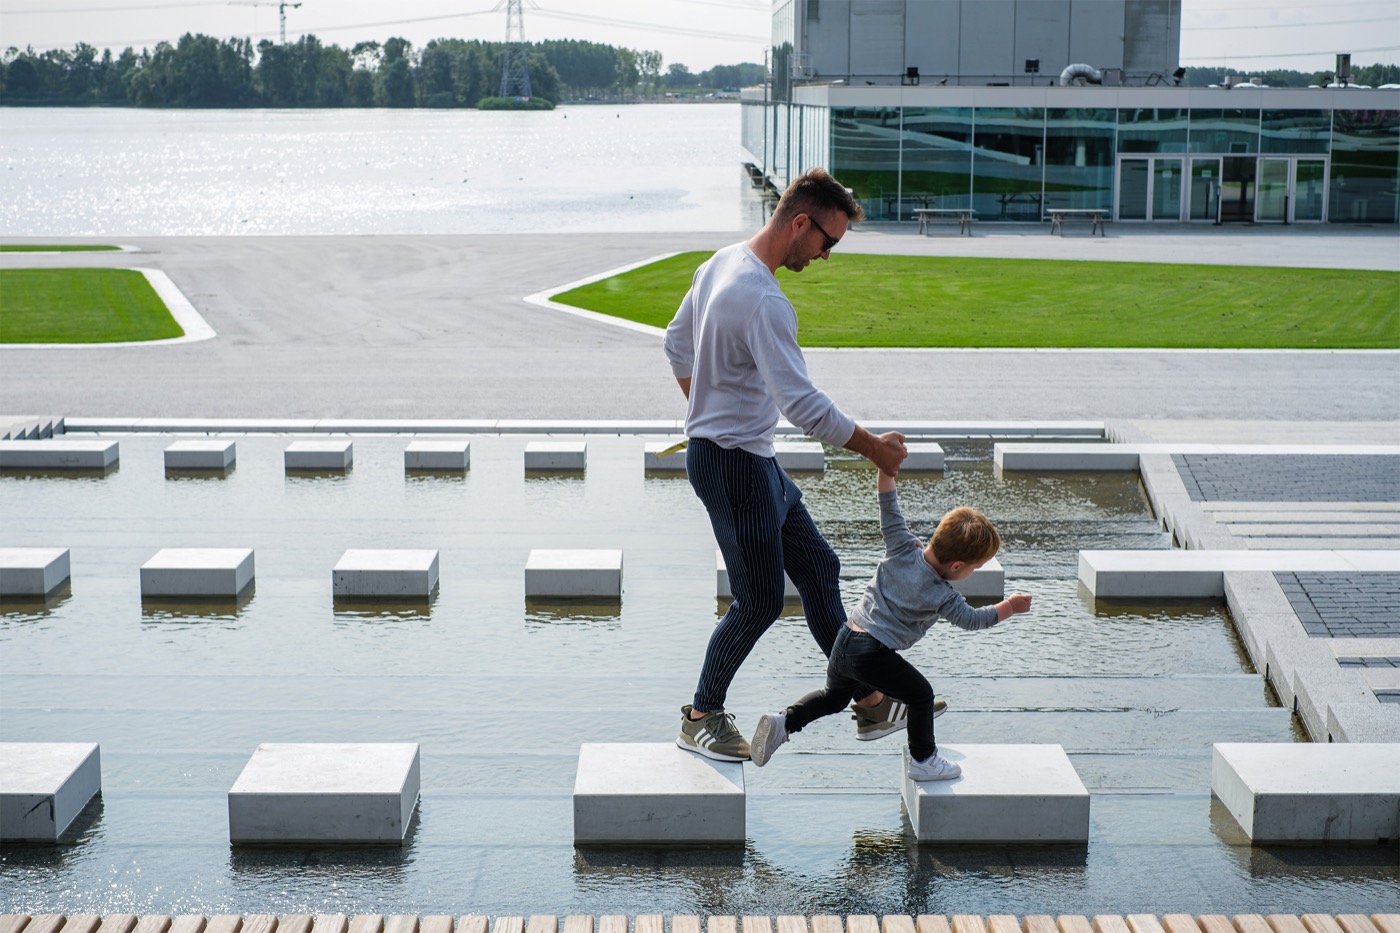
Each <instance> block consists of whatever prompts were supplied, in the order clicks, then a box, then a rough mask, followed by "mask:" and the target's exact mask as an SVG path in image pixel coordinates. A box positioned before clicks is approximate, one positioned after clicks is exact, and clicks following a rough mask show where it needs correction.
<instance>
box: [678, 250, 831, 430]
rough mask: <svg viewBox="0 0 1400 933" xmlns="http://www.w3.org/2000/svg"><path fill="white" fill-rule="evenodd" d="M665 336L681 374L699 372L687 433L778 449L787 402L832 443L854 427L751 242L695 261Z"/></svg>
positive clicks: (797, 420)
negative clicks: (813, 366) (813, 365)
mask: <svg viewBox="0 0 1400 933" xmlns="http://www.w3.org/2000/svg"><path fill="white" fill-rule="evenodd" d="M662 346H663V349H664V350H665V352H666V358H667V359H668V360H670V362H671V372H672V373H674V374H675V376H676V378H678V379H690V380H691V383H690V408H689V410H688V411H687V412H686V418H685V433H686V436H687V437H704V438H708V439H709V440H712V441H714V442H715V443H716V444H718V445H719V446H721V447H724V448H726V449H731V450H732V449H733V448H735V447H740V448H743V449H744V450H747V451H748V452H749V453H752V454H755V455H757V456H760V457H771V456H773V428H774V427H776V426H777V424H778V414H779V412H781V413H782V415H783V416H784V417H786V418H787V419H788V421H789V422H791V423H792V424H794V425H796V426H797V427H799V428H801V429H802V431H803V432H804V433H806V434H808V435H810V436H812V437H815V438H817V439H818V440H821V441H825V442H826V443H828V444H830V445H832V446H833V447H842V446H844V445H845V444H846V442H847V441H849V440H850V439H851V435H852V434H854V433H855V429H856V424H855V421H853V420H852V419H851V418H850V417H849V416H848V415H846V414H845V413H844V412H843V411H841V409H839V408H837V407H836V403H835V402H833V401H832V400H831V399H830V398H829V397H828V396H827V395H826V393H824V392H822V391H821V390H820V389H818V388H817V387H816V386H814V385H813V384H812V380H811V377H809V376H808V375H807V361H806V360H804V359H803V358H802V350H801V348H800V347H799V346H798V345H797V312H796V311H794V310H793V308H792V303H791V302H790V301H788V299H787V296H786V295H784V294H783V290H782V288H781V287H779V285H778V280H777V278H776V277H775V276H774V275H773V273H772V272H770V271H769V270H768V267H767V266H765V265H764V264H763V263H762V261H760V260H759V258H758V257H757V256H756V255H754V252H753V250H751V249H750V248H749V245H748V244H747V243H735V244H734V245H733V246H726V247H725V248H724V249H722V250H720V251H719V252H717V253H715V254H714V255H713V256H711V257H710V258H709V260H707V261H706V262H705V263H704V264H703V265H701V266H700V268H699V269H697V270H695V277H694V278H693V279H692V281H691V285H690V290H689V291H688V292H686V293H685V298H684V299H682V300H681V306H680V308H679V309H678V310H677V311H676V316H675V318H674V319H672V321H671V324H670V326H668V327H667V328H666V340H665V342H664V343H663V345H662Z"/></svg>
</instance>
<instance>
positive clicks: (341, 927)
mask: <svg viewBox="0 0 1400 933" xmlns="http://www.w3.org/2000/svg"><path fill="white" fill-rule="evenodd" d="M349 929H350V918H349V917H347V916H345V915H344V914H317V915H316V919H315V920H313V921H312V923H311V933H346V931H347V930H349ZM204 933H212V931H210V930H205V931H204Z"/></svg>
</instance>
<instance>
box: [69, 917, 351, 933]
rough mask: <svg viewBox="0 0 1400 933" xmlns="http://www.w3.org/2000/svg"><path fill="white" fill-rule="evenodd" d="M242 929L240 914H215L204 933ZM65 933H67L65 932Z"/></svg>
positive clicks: (333, 932) (323, 932)
mask: <svg viewBox="0 0 1400 933" xmlns="http://www.w3.org/2000/svg"><path fill="white" fill-rule="evenodd" d="M242 929H243V918H242V917H240V916H239V915H238V914H215V915H214V916H212V917H210V918H209V922H208V923H206V924H205V925H204V933H239V931H241V930H242ZM64 933H67V931H66V930H65V931H64ZM316 933H325V931H323V930H321V929H319V928H318V929H317V930H316ZM332 933H343V931H332Z"/></svg>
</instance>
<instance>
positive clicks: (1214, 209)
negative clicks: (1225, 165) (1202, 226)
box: [1187, 158, 1220, 223]
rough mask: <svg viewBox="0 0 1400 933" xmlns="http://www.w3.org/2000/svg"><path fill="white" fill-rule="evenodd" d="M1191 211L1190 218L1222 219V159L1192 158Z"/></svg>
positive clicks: (1188, 217)
mask: <svg viewBox="0 0 1400 933" xmlns="http://www.w3.org/2000/svg"><path fill="white" fill-rule="evenodd" d="M1188 210H1189V211H1190V213H1189V214H1187V219H1188V220H1208V221H1210V222H1211V223H1217V222H1219V220H1220V159H1218V158H1210V159H1192V160H1191V189H1190V206H1189V208H1188Z"/></svg>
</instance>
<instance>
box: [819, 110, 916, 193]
mask: <svg viewBox="0 0 1400 933" xmlns="http://www.w3.org/2000/svg"><path fill="white" fill-rule="evenodd" d="M899 139H900V121H899V108H898V107H833V108H832V110H831V162H832V167H831V174H833V175H835V176H836V178H837V179H838V180H839V181H840V182H841V184H843V185H845V186H846V187H847V188H850V189H851V190H852V191H853V192H855V198H856V200H857V201H859V202H860V206H861V207H863V208H864V209H865V215H866V217H868V218H870V219H871V220H893V219H895V216H896V210H897V208H898V202H899Z"/></svg>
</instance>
